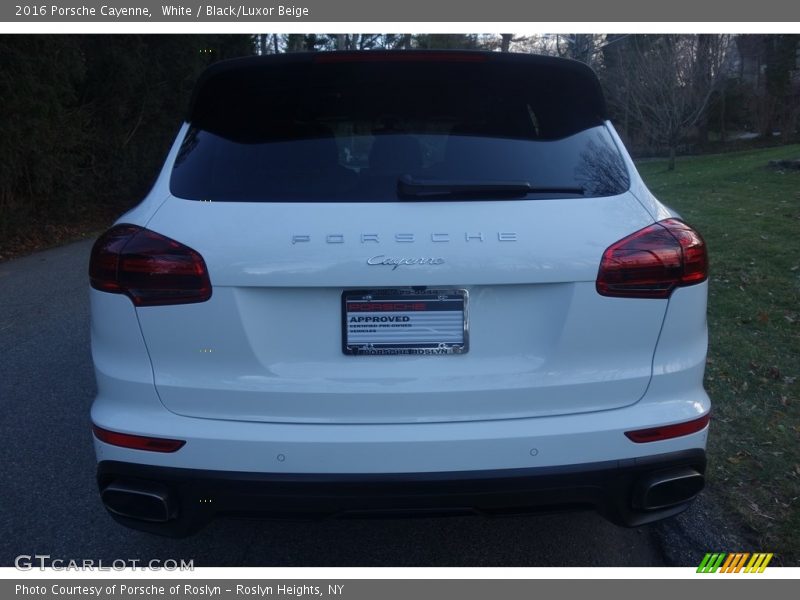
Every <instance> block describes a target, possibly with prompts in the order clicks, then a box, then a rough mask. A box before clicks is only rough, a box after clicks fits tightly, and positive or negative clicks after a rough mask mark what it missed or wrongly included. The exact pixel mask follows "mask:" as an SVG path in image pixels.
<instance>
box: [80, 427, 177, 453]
mask: <svg viewBox="0 0 800 600" xmlns="http://www.w3.org/2000/svg"><path fill="white" fill-rule="evenodd" d="M92 431H93V432H94V436H95V437H96V438H97V439H98V440H100V441H101V442H105V443H106V444H111V445H112V446H119V447H121V448H131V449H133V450H147V451H149V452H177V451H178V450H180V449H181V448H183V446H184V445H185V444H186V442H185V441H184V440H170V439H165V438H154V437H146V436H143V435H131V434H129V433H117V432H116V431H109V430H108V429H103V428H102V427H98V426H97V425H93V426H92Z"/></svg>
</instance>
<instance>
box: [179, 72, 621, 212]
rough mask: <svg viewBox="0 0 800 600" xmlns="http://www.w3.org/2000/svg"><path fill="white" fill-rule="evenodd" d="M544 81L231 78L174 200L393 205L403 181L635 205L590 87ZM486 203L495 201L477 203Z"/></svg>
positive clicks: (200, 113) (530, 76) (188, 149)
mask: <svg viewBox="0 0 800 600" xmlns="http://www.w3.org/2000/svg"><path fill="white" fill-rule="evenodd" d="M535 75H537V73H536V72H530V71H525V70H524V69H519V68H513V69H509V68H498V67H497V66H496V65H490V64H461V63H446V62H444V63H438V62H433V63H414V64H404V63H387V64H376V63H374V62H373V63H345V64H299V65H292V64H289V65H278V66H275V67H271V68H270V69H252V70H250V71H247V70H244V71H241V70H240V71H236V72H235V73H232V74H223V76H220V77H217V78H216V80H215V81H214V83H213V85H208V86H207V89H203V90H201V93H199V94H198V98H197V100H196V105H195V108H194V111H193V113H192V115H191V117H190V121H191V122H190V130H189V133H188V135H187V136H186V138H185V140H184V143H183V145H182V147H181V149H180V153H179V156H178V158H177V160H176V163H175V166H174V169H173V173H172V180H171V188H172V193H173V194H175V195H176V196H179V197H183V198H190V199H198V200H215V201H261V202H270V201H275V202H276V201H281V202H283V201H312V202H324V201H396V200H397V199H398V181H399V180H400V179H401V178H404V179H405V180H410V181H420V182H425V183H426V184H434V185H437V184H439V183H441V184H448V183H457V184H459V185H460V186H462V187H461V188H459V189H462V188H463V186H464V185H467V186H469V185H470V184H472V183H474V184H486V183H492V182H497V183H509V182H512V183H524V184H528V185H530V186H531V188H532V190H533V191H532V192H531V193H528V194H523V195H520V196H519V197H536V196H537V194H539V195H546V196H548V197H552V196H554V195H555V196H563V197H576V196H607V195H614V194H619V193H622V192H623V191H625V190H626V189H627V188H628V184H629V182H628V176H627V171H626V169H625V166H624V163H623V161H622V158H621V156H620V154H619V152H618V150H617V149H616V146H615V145H614V143H613V140H612V139H611V137H610V135H609V133H608V131H607V130H606V129H605V127H604V126H603V124H602V123H603V120H602V118H601V117H600V116H599V115H598V114H597V113H596V111H595V110H594V107H593V105H592V104H591V103H589V102H588V101H587V102H586V103H585V104H582V102H581V98H580V97H579V96H580V94H579V93H578V92H580V91H581V90H580V89H578V88H579V86H578V84H579V83H580V82H575V81H572V80H570V79H569V78H568V77H566V76H561V79H558V78H557V77H556V76H557V75H558V74H556V75H553V74H552V73H549V72H542V73H539V74H538V75H539V77H538V78H537V77H535ZM554 77H555V78H554ZM584 95H585V94H584ZM539 188H541V189H543V191H542V192H541V193H539V192H536V191H535V190H536V189H539ZM553 189H556V190H562V191H561V192H557V193H555V194H554V193H553ZM456 196H457V194H456ZM484 196H485V197H487V198H491V197H493V196H496V194H492V193H491V192H486V193H483V194H477V196H476V194H471V195H470V197H473V198H474V197H484Z"/></svg>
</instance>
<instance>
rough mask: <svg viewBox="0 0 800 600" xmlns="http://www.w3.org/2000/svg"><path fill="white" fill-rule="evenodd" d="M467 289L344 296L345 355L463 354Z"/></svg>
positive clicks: (360, 292)
mask: <svg viewBox="0 0 800 600" xmlns="http://www.w3.org/2000/svg"><path fill="white" fill-rule="evenodd" d="M467 323H468V322H467V292H466V290H452V289H448V290H429V289H422V290H416V289H398V290H372V291H365V290H352V291H345V292H344V293H343V294H342V351H343V352H344V353H345V354H356V355H397V354H430V355H436V354H463V353H465V352H466V351H467V349H468V348H469V340H468V326H467Z"/></svg>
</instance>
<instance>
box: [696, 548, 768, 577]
mask: <svg viewBox="0 0 800 600" xmlns="http://www.w3.org/2000/svg"><path fill="white" fill-rule="evenodd" d="M772 556H773V554H772V552H769V553H768V552H754V553H753V554H750V553H749V552H733V553H725V552H709V553H708V554H706V555H705V556H704V557H703V560H702V561H701V562H700V566H699V567H697V572H698V573H716V572H717V571H719V572H720V573H739V572H740V571H741V572H742V573H763V572H764V569H766V568H767V565H768V564H769V561H771V560H772ZM748 559H749V560H748Z"/></svg>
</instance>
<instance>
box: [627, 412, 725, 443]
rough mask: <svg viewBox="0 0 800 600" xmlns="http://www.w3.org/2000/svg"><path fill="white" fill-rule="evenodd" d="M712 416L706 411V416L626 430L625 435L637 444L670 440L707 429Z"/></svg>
mask: <svg viewBox="0 0 800 600" xmlns="http://www.w3.org/2000/svg"><path fill="white" fill-rule="evenodd" d="M710 418H711V415H710V414H709V413H706V414H705V415H704V416H702V417H700V418H699V419H695V420H693V421H687V422H685V423H676V424H675V425H664V426H662V427H651V428H649V429H637V430H636V431H626V432H625V435H626V436H627V437H628V439H630V440H631V441H634V442H636V443H637V444H644V443H645V442H657V441H659V440H669V439H672V438H676V437H680V436H682V435H689V434H690V433H697V432H698V431H701V430H703V429H705V427H706V425H708V421H709V419H710Z"/></svg>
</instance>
